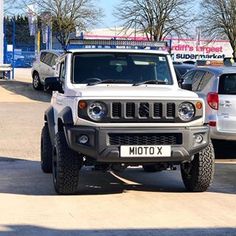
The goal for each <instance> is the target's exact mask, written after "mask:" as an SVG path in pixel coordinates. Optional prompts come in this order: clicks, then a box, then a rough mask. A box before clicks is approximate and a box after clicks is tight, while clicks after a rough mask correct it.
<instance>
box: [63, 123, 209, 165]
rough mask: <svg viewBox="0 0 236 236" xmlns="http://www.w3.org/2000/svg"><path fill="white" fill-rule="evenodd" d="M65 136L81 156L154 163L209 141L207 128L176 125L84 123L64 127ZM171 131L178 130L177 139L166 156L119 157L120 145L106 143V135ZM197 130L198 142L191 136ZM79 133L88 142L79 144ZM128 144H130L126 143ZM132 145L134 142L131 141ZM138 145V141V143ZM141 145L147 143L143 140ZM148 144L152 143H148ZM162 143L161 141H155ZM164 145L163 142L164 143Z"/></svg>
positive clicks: (181, 157)
mask: <svg viewBox="0 0 236 236" xmlns="http://www.w3.org/2000/svg"><path fill="white" fill-rule="evenodd" d="M65 134H66V139H67V143H68V145H69V147H70V148H71V149H73V150H75V151H77V152H79V153H81V154H83V155H85V156H88V157H92V158H94V159H95V160H96V161H97V162H106V163H136V164H142V163H158V162H183V161H189V160H191V157H192V156H193V155H194V154H196V153H198V152H199V151H201V150H202V149H203V148H205V147H206V146H207V145H208V143H209V128H208V126H202V127H191V128H189V127H184V128H183V127H179V128H176V127H175V128H173V127H172V128H167V127H166V128H135V129H134V128H91V127H84V126H73V127H65ZM111 134H112V135H114V134H115V135H116V134H121V135H127V136H129V135H131V136H132V135H144V136H146V135H147V134H149V135H151V136H153V135H154V136H155V135H159V134H162V135H164V136H165V135H166V136H170V135H175V134H181V143H177V144H176V143H175V144H171V143H169V144H168V145H171V156H170V157H155V158H154V157H127V158H126V157H120V145H114V144H112V145H111V143H110V135H111ZM198 134H201V136H202V137H203V141H202V142H201V143H200V144H198V143H197V142H196V140H195V136H196V135H198ZM81 135H87V136H88V138H89V142H88V143H87V144H84V145H83V144H80V143H79V141H78V139H79V137H80V136H81ZM129 145H131V144H129ZM133 145H135V144H133ZM139 145H142V144H139ZM145 145H148V144H147V143H145ZM150 145H152V144H150ZM159 145H163V144H159ZM166 145H167V144H166Z"/></svg>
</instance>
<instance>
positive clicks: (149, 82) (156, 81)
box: [133, 80, 167, 86]
mask: <svg viewBox="0 0 236 236" xmlns="http://www.w3.org/2000/svg"><path fill="white" fill-rule="evenodd" d="M143 84H167V82H166V81H163V80H146V81H143V82H139V83H135V84H133V86H139V85H143Z"/></svg>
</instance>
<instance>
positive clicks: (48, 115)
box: [44, 106, 55, 144]
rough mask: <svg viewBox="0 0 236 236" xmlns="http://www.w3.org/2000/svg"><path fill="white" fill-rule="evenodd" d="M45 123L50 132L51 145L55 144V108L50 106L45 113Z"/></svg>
mask: <svg viewBox="0 0 236 236" xmlns="http://www.w3.org/2000/svg"><path fill="white" fill-rule="evenodd" d="M44 121H45V123H47V125H48V130H49V134H50V139H51V143H52V144H54V139H55V129H54V126H55V121H54V111H53V107H52V106H50V107H49V108H48V109H47V110H46V111H45V114H44Z"/></svg>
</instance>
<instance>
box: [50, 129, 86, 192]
mask: <svg viewBox="0 0 236 236" xmlns="http://www.w3.org/2000/svg"><path fill="white" fill-rule="evenodd" d="M82 165H83V157H82V156H81V155H79V154H78V153H77V152H75V151H73V150H71V149H70V148H69V146H68V144H67V141H66V137H65V134H64V132H63V131H58V133H57V134H56V137H55V147H54V150H53V183H54V187H55V190H56V192H57V193H58V194H76V193H78V190H79V186H78V185H79V172H80V169H81V167H82Z"/></svg>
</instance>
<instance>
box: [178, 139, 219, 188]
mask: <svg viewBox="0 0 236 236" xmlns="http://www.w3.org/2000/svg"><path fill="white" fill-rule="evenodd" d="M214 160H215V155H214V149H213V145H212V143H209V145H208V146H207V147H206V148H204V149H203V150H202V151H200V152H199V153H197V154H195V155H194V159H193V160H192V161H191V162H190V163H183V164H181V175H182V179H183V182H184V185H185V188H186V189H187V190H188V191H190V192H204V191H206V190H207V189H208V187H209V186H210V185H211V183H212V181H213V175H214V165H215V164H214Z"/></svg>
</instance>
